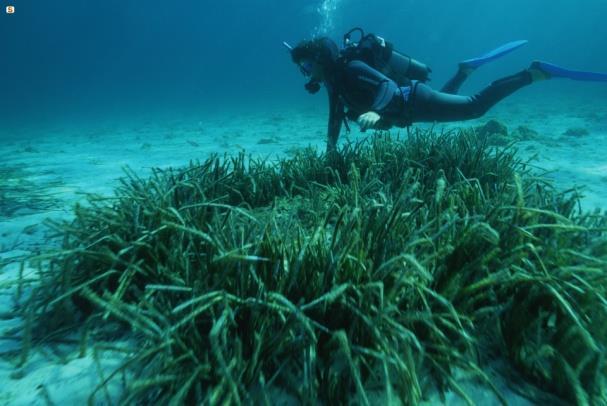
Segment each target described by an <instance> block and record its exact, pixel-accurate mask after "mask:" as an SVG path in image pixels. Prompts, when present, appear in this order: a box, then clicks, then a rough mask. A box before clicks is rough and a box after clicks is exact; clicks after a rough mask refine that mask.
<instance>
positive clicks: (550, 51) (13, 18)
mask: <svg viewBox="0 0 607 406" xmlns="http://www.w3.org/2000/svg"><path fill="white" fill-rule="evenodd" d="M4 3H6V4H4ZM9 3H10V2H7V0H4V1H3V6H5V5H8V4H9ZM14 5H15V7H16V12H15V14H11V15H9V14H5V13H4V7H3V9H2V14H1V15H0V37H1V38H2V56H1V61H2V63H1V64H0V75H1V77H2V81H1V84H0V94H1V97H0V119H1V124H0V129H2V133H0V136H2V134H5V135H6V130H7V129H8V128H10V127H11V126H15V125H16V126H20V125H23V124H25V123H31V122H38V123H41V122H44V121H48V120H50V121H52V122H55V123H56V122H65V121H68V122H74V121H75V120H84V121H86V120H92V119H98V118H103V119H111V118H112V117H114V118H116V119H117V118H118V117H120V119H123V120H124V119H125V118H127V119H128V117H129V116H130V115H131V114H133V113H136V114H141V113H148V114H158V113H163V114H167V115H169V116H170V115H171V114H172V113H173V112H179V113H180V114H183V113H184V112H185V111H188V112H193V113H196V114H204V113H212V114H214V113H213V112H217V111H219V112H225V111H229V112H231V113H237V112H238V111H239V110H240V109H248V110H251V109H256V110H261V111H260V113H261V114H263V111H264V110H268V109H271V108H273V107H276V106H285V105H287V106H290V107H293V108H298V107H299V106H306V105H312V104H313V105H318V104H325V103H326V100H325V99H326V97H325V96H324V94H322V93H321V94H319V95H317V96H316V97H311V96H309V95H308V94H307V93H306V92H305V91H302V90H303V88H302V86H303V83H304V80H303V78H302V77H301V75H300V73H299V71H298V69H296V68H295V66H294V65H293V64H292V63H291V61H290V58H289V56H288V53H287V52H286V51H285V49H284V48H283V47H282V45H281V42H282V41H287V42H289V43H291V44H293V45H294V44H296V43H297V42H298V41H299V40H301V39H304V38H310V37H311V36H313V35H315V34H322V35H327V36H330V37H331V38H333V39H334V40H335V41H336V42H338V43H340V42H341V38H342V35H343V33H345V32H346V31H347V30H349V29H350V28H352V27H354V26H361V27H363V28H364V29H365V30H366V31H368V32H375V33H377V34H378V35H382V36H384V37H385V38H386V39H388V40H390V41H392V42H393V43H394V44H395V47H396V49H398V50H400V51H401V52H404V53H406V54H409V55H411V56H413V57H414V58H416V59H418V60H420V61H423V62H425V63H426V64H428V65H429V66H430V67H432V69H433V71H434V72H433V74H432V82H431V84H433V85H434V86H435V87H440V85H442V83H443V82H444V81H445V80H447V79H448V78H449V75H451V74H452V73H453V72H454V70H455V68H456V63H457V62H458V61H460V60H463V59H466V58H471V57H474V56H477V55H479V54H481V53H482V52H485V51H487V50H489V49H493V48H494V47H496V46H498V45H500V44H502V43H505V42H508V41H510V40H516V39H527V40H529V41H530V42H529V44H528V45H527V46H526V47H524V48H523V49H521V50H519V51H517V52H516V53H514V54H512V55H510V56H508V57H507V58H503V59H501V60H499V61H498V62H496V63H493V64H491V66H489V67H487V68H484V69H481V70H479V72H478V73H477V74H475V75H474V77H473V78H472V79H471V80H470V81H469V82H468V83H466V85H465V87H464V88H463V89H462V93H471V92H474V91H476V90H479V89H480V88H481V87H482V86H483V85H484V84H486V83H488V82H490V81H491V80H494V79H496V78H499V77H501V76H503V75H506V74H510V73H513V72H516V71H518V70H520V69H522V68H524V67H526V66H527V65H528V64H529V63H530V62H531V61H532V60H534V59H541V60H545V61H549V62H553V63H556V64H562V65H565V66H569V67H572V68H578V69H586V70H596V71H607V53H606V52H605V43H604V41H605V38H607V24H605V18H606V16H607V3H605V2H604V1H600V0H582V1H574V0H557V1H552V0H536V1H531V2H530V1H526V0H512V1H509V2H487V1H483V0H462V1H457V2H453V1H447V0H435V1H421V0H399V1H392V0H378V1H373V2H370V1H363V0H325V1H279V0H255V1H236V0H225V1H207V0H203V1H192V0H184V1H179V2H175V3H167V2H164V1H158V0H151V1H147V2H145V5H144V4H143V3H140V2H135V1H126V2H125V1H116V0H109V1H104V2H83V1H76V0H66V1H62V2H42V1H35V2H21V1H19V2H16V4H14ZM606 96H607V86H600V85H596V84H587V83H565V82H564V81H558V83H542V84H541V85H539V86H533V87H531V88H528V89H524V90H522V91H521V92H518V93H517V94H516V95H514V96H513V97H514V98H518V99H522V100H531V99H532V100H536V101H537V103H542V102H543V100H551V101H552V100H554V99H555V98H567V99H569V98H583V99H585V100H588V99H589V98H598V99H600V100H605V97H606ZM260 100H263V103H259V101H260Z"/></svg>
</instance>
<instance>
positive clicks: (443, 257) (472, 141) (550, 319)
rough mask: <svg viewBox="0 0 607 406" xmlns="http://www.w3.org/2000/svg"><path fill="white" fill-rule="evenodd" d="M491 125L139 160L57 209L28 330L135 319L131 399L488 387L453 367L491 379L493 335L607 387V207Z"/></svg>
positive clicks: (545, 379) (568, 384)
mask: <svg viewBox="0 0 607 406" xmlns="http://www.w3.org/2000/svg"><path fill="white" fill-rule="evenodd" d="M486 142H487V140H486V138H483V137H480V136H478V135H476V134H475V133H474V132H473V131H458V132H449V133H444V134H435V133H432V132H424V131H417V132H415V133H413V134H411V135H410V136H409V137H408V138H407V139H404V140H400V139H395V138H391V137H390V136H382V137H376V138H375V139H373V140H372V141H366V142H362V143H359V144H355V145H353V144H349V145H346V146H345V147H344V148H343V149H342V150H341V151H340V153H339V154H332V155H329V156H327V155H324V154H320V153H318V152H316V151H314V150H311V149H306V150H302V151H300V152H298V153H296V154H295V156H294V157H292V158H288V159H282V160H279V161H277V162H270V161H267V160H258V159H253V158H247V157H246V156H245V155H244V154H239V155H237V156H232V157H230V156H225V157H223V158H221V157H217V156H213V157H211V158H209V159H207V160H206V161H204V162H201V163H198V162H196V163H191V164H190V165H189V166H188V167H186V168H182V169H171V170H165V171H160V170H158V171H156V172H155V173H154V175H153V176H152V177H151V178H150V179H140V178H138V177H136V176H135V175H134V174H129V177H128V178H126V179H124V180H123V185H122V186H121V187H120V188H119V189H118V190H117V192H116V197H115V198H114V199H112V200H109V201H99V200H91V202H90V205H87V206H86V207H82V206H81V207H77V208H76V211H75V220H74V221H73V222H71V223H70V224H56V228H57V229H58V230H59V232H60V234H61V235H62V236H63V240H64V243H63V244H64V246H63V251H61V252H58V253H56V254H53V255H49V256H45V257H44V258H43V260H42V265H43V266H41V268H40V269H41V273H40V275H41V278H40V279H41V280H40V286H39V288H38V289H36V290H35V291H34V292H33V293H32V296H31V299H30V305H29V306H27V307H26V312H27V314H28V315H29V318H30V319H33V320H34V323H35V324H34V326H35V328H31V326H30V329H29V330H28V331H30V334H34V332H41V331H43V332H44V334H49V333H52V332H53V331H59V330H60V329H61V328H64V327H65V326H66V325H69V323H72V322H74V319H72V320H67V318H66V316H65V315H66V314H72V315H75V316H74V317H80V318H85V319H87V320H88V323H89V324H93V325H94V326H96V328H103V323H104V320H108V321H109V320H118V321H121V322H123V323H125V325H128V326H130V328H131V329H132V330H133V331H134V332H136V334H137V337H138V339H139V346H138V347H137V351H136V353H135V355H134V356H133V357H132V358H131V359H129V361H128V363H127V364H126V365H125V368H127V367H128V368H129V369H131V371H132V372H133V373H134V376H135V377H136V378H135V380H134V381H133V382H130V386H129V389H128V391H127V393H126V394H125V399H124V400H125V401H127V402H130V401H132V400H140V401H145V402H146V403H150V402H151V403H160V404H164V403H168V402H169V401H174V402H181V401H184V402H187V403H191V402H202V401H209V402H212V403H217V402H222V403H223V402H230V403H250V402H260V401H266V402H269V403H272V399H273V396H276V393H285V394H288V395H289V396H291V397H294V398H296V399H298V400H299V401H301V402H304V403H317V402H323V403H326V404H341V403H344V402H345V401H346V400H347V399H356V400H357V401H358V402H360V403H368V402H369V399H370V398H371V397H372V396H374V394H377V393H378V392H379V393H382V394H383V396H384V401H385V402H386V403H391V402H392V401H393V400H395V399H396V398H398V399H399V400H400V401H401V402H403V403H404V404H416V403H418V402H419V401H420V400H421V399H422V398H423V396H424V394H425V393H426V391H427V390H428V388H429V387H430V386H431V385H435V384H438V385H439V387H440V388H442V389H446V388H450V389H452V390H455V391H456V392H458V393H460V395H461V396H462V397H464V398H465V399H466V400H467V401H468V402H469V403H471V400H470V399H469V398H468V397H467V395H466V394H465V393H464V391H463V390H462V389H461V388H460V387H459V386H458V384H457V381H456V379H455V373H456V371H457V370H465V371H468V372H473V373H475V374H476V375H477V376H478V377H479V380H481V381H482V382H484V383H485V384H487V385H489V386H491V381H490V380H489V379H488V378H487V376H486V375H485V373H484V372H483V366H484V363H483V361H485V358H484V357H482V355H483V354H486V353H487V349H492V350H494V353H497V354H501V355H502V356H504V357H508V358H509V359H510V360H511V361H512V362H513V363H514V364H515V365H516V366H518V368H520V369H521V370H522V371H523V372H524V373H526V374H527V375H528V376H529V377H531V378H532V379H534V380H535V381H536V382H537V383H539V384H541V385H544V386H546V387H549V388H550V389H551V390H553V391H558V392H559V393H560V395H561V396H562V397H564V398H566V399H568V400H571V401H574V402H577V403H578V404H597V403H600V401H604V400H605V396H606V394H605V387H606V385H605V374H606V372H607V371H606V364H605V356H604V354H605V352H604V350H605V342H606V339H607V330H606V329H607V327H606V326H607V318H606V303H607V302H606V300H605V290H606V288H607V239H606V235H605V229H606V226H607V216H605V215H604V214H602V213H598V212H597V213H581V212H579V210H578V209H577V207H578V205H577V199H578V197H577V196H576V195H574V194H571V193H558V192H557V191H555V190H553V189H552V188H551V187H550V185H549V184H548V183H547V182H545V181H544V180H542V179H541V178H538V177H535V176H534V175H533V174H532V173H531V172H530V169H529V167H528V166H527V165H526V164H525V163H523V162H520V161H519V160H518V158H517V157H516V153H515V151H514V150H511V149H497V150H493V149H488V148H487V144H486ZM58 315H59V317H58ZM32 338H33V339H34V340H35V339H36V337H32ZM110 378H111V377H107V379H110ZM498 396H499V395H498ZM502 401H503V399H502Z"/></svg>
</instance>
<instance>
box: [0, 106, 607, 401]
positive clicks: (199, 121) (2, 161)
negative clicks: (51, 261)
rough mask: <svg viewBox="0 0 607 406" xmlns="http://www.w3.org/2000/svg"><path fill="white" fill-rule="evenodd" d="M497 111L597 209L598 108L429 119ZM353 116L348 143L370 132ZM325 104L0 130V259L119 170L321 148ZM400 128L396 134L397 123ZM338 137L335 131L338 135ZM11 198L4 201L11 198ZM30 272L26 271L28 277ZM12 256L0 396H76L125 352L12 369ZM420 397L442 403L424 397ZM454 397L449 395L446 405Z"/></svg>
mask: <svg viewBox="0 0 607 406" xmlns="http://www.w3.org/2000/svg"><path fill="white" fill-rule="evenodd" d="M490 119H497V120H499V121H501V122H503V123H504V124H506V125H507V126H508V128H509V129H510V130H514V129H515V128H517V127H519V126H525V127H527V128H528V129H531V130H533V131H535V132H536V133H537V134H536V135H535V136H534V137H533V138H532V139H529V140H522V141H521V142H519V143H518V145H517V148H518V149H519V153H520V154H521V156H523V157H531V156H533V155H536V154H537V159H536V160H535V161H534V165H536V166H538V167H540V168H542V169H545V170H548V171H550V173H549V175H548V176H549V177H550V178H552V179H553V181H554V183H555V186H557V187H558V188H559V189H562V190H565V189H569V188H572V187H581V192H582V194H583V195H584V198H583V199H582V208H583V209H584V210H595V209H597V208H599V209H606V208H607V111H605V110H604V108H603V106H601V105H600V104H597V103H592V102H586V103H579V102H577V101H574V100H568V101H560V102H554V103H552V104H549V105H546V104H544V105H542V106H540V107H538V106H537V105H533V104H521V103H520V102H507V103H504V104H502V105H500V106H499V108H496V109H494V110H493V111H492V112H491V113H490V114H489V115H487V116H486V117H483V118H482V119H480V120H475V121H473V122H467V123H455V124H450V125H439V126H438V127H437V128H447V129H449V128H454V127H458V126H477V125H482V124H484V123H485V122H487V121H488V120H490ZM355 127H356V126H355V125H352V132H351V133H350V134H349V135H347V137H348V138H349V139H351V140H358V139H361V138H362V137H366V136H372V134H370V133H365V134H363V133H361V132H360V131H359V130H358V129H357V128H355ZM325 129H326V112H325V111H323V110H322V109H320V108H318V109H308V110H303V111H302V110H292V111H291V110H280V109H275V110H273V111H270V112H266V113H264V114H256V113H255V112H241V113H239V114H235V113H230V114H225V115H222V116H213V117H205V116H204V115H200V116H192V117H183V118H179V119H173V120H157V119H139V118H138V119H137V120H133V122H127V121H124V120H121V121H120V122H112V121H111V120H107V121H106V122H104V123H96V124H94V125H93V124H91V125H80V126H69V125H66V126H49V127H48V128H30V129H21V130H19V131H10V132H4V133H2V132H0V176H3V177H5V179H7V180H8V183H5V184H8V185H9V186H8V187H6V190H2V189H1V186H0V198H1V199H2V201H0V260H8V259H11V258H13V259H15V258H19V257H22V256H24V255H28V254H30V253H32V252H36V251H38V250H40V249H44V248H48V247H50V246H51V245H52V244H54V242H53V241H52V240H50V239H49V237H48V233H47V232H46V228H45V226H44V225H43V224H42V222H43V221H44V220H45V219H48V218H51V219H69V218H70V217H71V210H72V207H73V205H74V204H75V203H76V202H79V201H82V200H83V195H84V194H86V193H95V194H99V195H105V196H111V194H112V191H113V189H114V188H115V187H116V186H117V184H118V179H119V178H120V177H121V176H123V175H124V167H129V168H130V169H132V170H133V171H134V172H135V173H137V174H138V175H140V176H146V175H147V174H149V173H150V169H151V168H153V167H160V168H166V167H170V166H172V167H179V166H183V165H185V164H187V162H188V161H190V160H197V159H200V160H202V159H204V158H205V157H207V156H208V155H209V154H211V153H220V154H223V153H229V154H231V153H235V152H237V151H240V150H243V149H244V150H245V151H246V152H247V153H250V154H253V155H262V156H269V157H275V156H284V155H288V154H289V153H290V151H291V150H292V149H294V148H297V147H305V146H308V145H312V146H315V147H318V148H324V146H325V144H324V142H325ZM401 134H406V131H405V130H401ZM345 138H346V136H345V135H344V136H342V139H345ZM9 205H10V207H9ZM32 272H33V271H32V270H31V269H27V268H25V269H24V273H23V275H24V277H26V278H27V275H28V274H29V273H32ZM18 274H19V264H18V263H9V264H8V265H6V266H4V267H3V268H2V269H0V404H10V405H35V404H41V405H43V404H58V405H68V404H74V405H78V404H84V403H85V402H86V401H87V399H88V396H89V395H90V393H91V392H92V391H93V389H94V388H95V387H96V386H97V384H98V383H99V381H100V377H101V376H104V377H105V376H107V375H108V374H109V373H111V371H113V370H114V369H115V368H117V367H118V366H119V365H120V363H121V361H122V359H123V357H124V355H120V353H117V352H113V351H103V350H102V349H100V350H99V352H98V353H97V356H94V354H92V351H89V353H88V354H87V355H86V356H84V357H79V346H78V345H77V344H75V343H72V344H70V343H69V342H68V343H63V344H61V343H58V344H57V345H55V346H50V345H48V346H45V347H44V348H35V349H33V350H32V353H31V354H30V359H29V361H28V362H27V363H26V364H25V366H24V367H22V368H19V369H18V368H16V366H15V362H16V361H15V359H18V358H19V356H16V355H15V354H16V353H18V349H19V348H20V345H21V343H20V342H19V341H18V340H15V339H14V337H12V336H11V331H14V330H15V328H16V327H17V326H19V325H20V323H21V320H20V319H18V318H15V316H14V314H13V310H14V306H15V295H16V294H17V291H16V289H17V288H16V287H15V286H14V284H13V283H11V281H13V280H15V279H16V278H18ZM496 383H497V386H498V387H500V389H502V390H503V391H504V393H505V394H506V395H507V397H508V399H509V401H510V402H511V404H513V405H526V404H530V403H529V402H528V401H527V400H525V399H524V398H522V397H520V396H518V395H516V394H515V393H514V392H512V391H510V390H509V389H508V387H507V385H506V383H505V382H504V381H503V379H501V378H499V377H496ZM466 388H467V389H468V390H469V392H470V393H469V395H470V396H471V398H472V399H474V400H475V402H477V403H478V404H496V403H497V401H495V400H492V399H493V397H492V395H491V394H489V393H487V391H486V390H481V389H478V388H475V387H474V386H472V385H469V386H466ZM120 391H121V384H120V380H119V379H118V380H114V381H112V384H111V385H110V386H109V387H108V390H107V391H101V392H100V393H99V394H98V396H96V398H95V399H96V403H98V404H107V403H113V402H114V401H116V400H117V399H118V397H119V395H120ZM428 403H429V404H441V402H440V401H439V400H437V398H436V399H433V400H430V401H429V402H428ZM460 403H461V404H463V403H462V401H461V400H459V398H458V397H457V396H455V395H452V396H451V395H450V396H448V397H447V404H450V405H456V404H460Z"/></svg>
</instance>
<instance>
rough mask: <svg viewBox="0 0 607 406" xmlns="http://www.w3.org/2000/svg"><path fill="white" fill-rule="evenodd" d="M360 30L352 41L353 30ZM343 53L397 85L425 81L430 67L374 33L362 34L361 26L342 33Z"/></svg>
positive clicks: (428, 75)
mask: <svg viewBox="0 0 607 406" xmlns="http://www.w3.org/2000/svg"><path fill="white" fill-rule="evenodd" d="M355 31H358V32H360V36H361V37H360V40H359V41H358V42H352V40H351V35H352V33H353V32H355ZM343 53H344V54H345V55H346V57H348V56H349V57H350V58H353V59H360V60H362V61H363V62H365V63H367V64H368V65H370V66H371V67H372V68H374V69H377V70H378V71H380V72H381V73H383V74H384V75H386V76H388V77H389V78H390V79H392V80H394V81H395V82H396V83H397V84H398V85H399V86H406V85H407V84H409V82H410V81H411V80H419V81H422V82H426V81H428V80H429V77H430V73H431V72H432V69H430V68H429V67H428V66H427V65H426V64H424V63H422V62H420V61H417V60H415V59H413V58H411V57H410V56H408V55H405V54H403V53H401V52H399V51H396V50H395V49H394V47H393V46H392V44H391V43H389V42H387V41H386V40H385V39H384V38H382V37H380V36H378V35H375V34H367V35H365V34H364V31H363V30H362V28H358V27H357V28H353V29H352V30H350V31H349V32H348V33H346V35H344V49H343Z"/></svg>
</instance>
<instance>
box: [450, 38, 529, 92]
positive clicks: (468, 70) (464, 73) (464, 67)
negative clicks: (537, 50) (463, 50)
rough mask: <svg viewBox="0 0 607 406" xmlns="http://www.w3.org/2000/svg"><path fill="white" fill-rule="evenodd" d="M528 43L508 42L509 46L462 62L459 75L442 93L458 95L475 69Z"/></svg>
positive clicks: (451, 80)
mask: <svg viewBox="0 0 607 406" xmlns="http://www.w3.org/2000/svg"><path fill="white" fill-rule="evenodd" d="M526 43H527V41H526V40H522V41H512V42H508V43H507V44H503V45H501V46H499V47H497V48H495V49H492V50H491V51H489V52H487V53H485V54H483V55H481V56H477V57H475V58H471V59H466V60H465V61H462V62H460V63H459V69H458V71H457V73H456V74H455V76H453V77H452V78H451V79H449V81H447V83H445V85H444V86H443V88H442V89H441V92H443V93H449V94H457V92H458V91H459V88H460V87H461V86H462V84H463V83H464V81H465V80H466V79H468V76H470V74H472V72H474V70H475V69H477V68H480V67H481V66H483V65H484V64H486V63H489V62H492V61H494V60H496V59H498V58H501V57H502V56H504V55H507V54H509V53H510V52H512V51H514V50H515V49H518V48H520V47H522V46H523V45H525V44H526Z"/></svg>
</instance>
